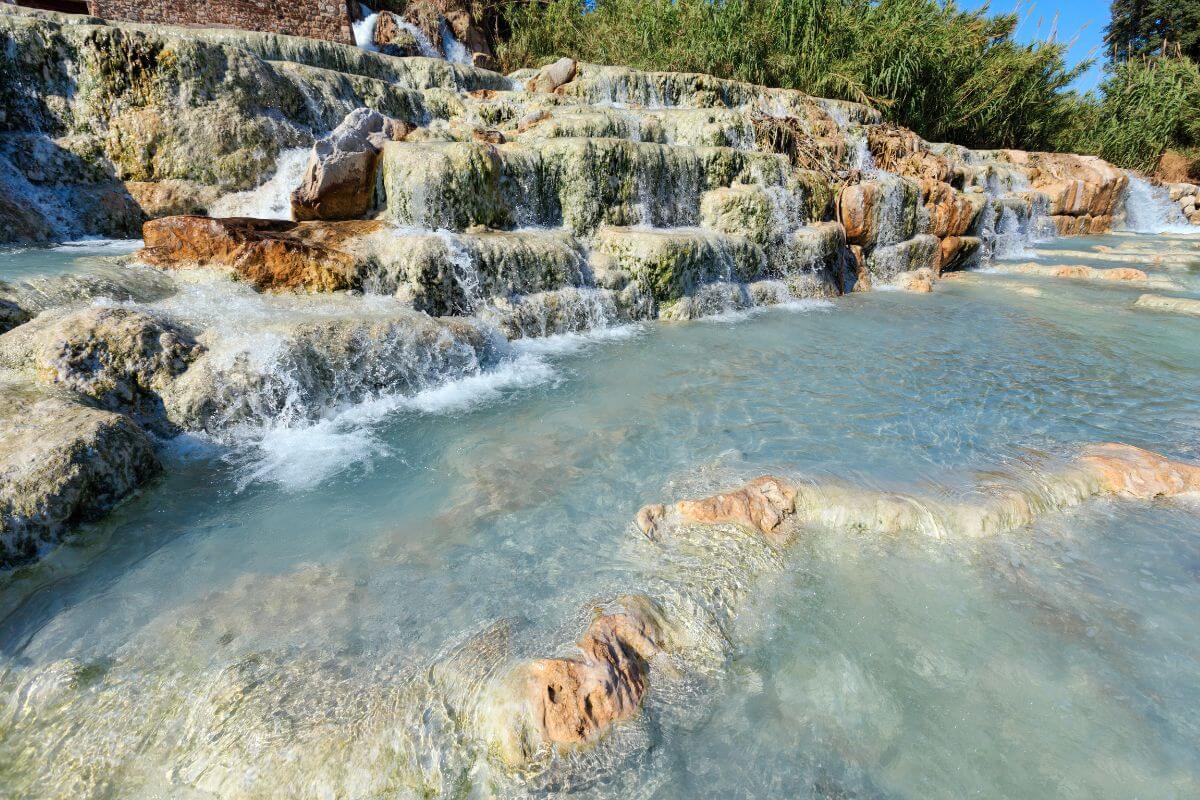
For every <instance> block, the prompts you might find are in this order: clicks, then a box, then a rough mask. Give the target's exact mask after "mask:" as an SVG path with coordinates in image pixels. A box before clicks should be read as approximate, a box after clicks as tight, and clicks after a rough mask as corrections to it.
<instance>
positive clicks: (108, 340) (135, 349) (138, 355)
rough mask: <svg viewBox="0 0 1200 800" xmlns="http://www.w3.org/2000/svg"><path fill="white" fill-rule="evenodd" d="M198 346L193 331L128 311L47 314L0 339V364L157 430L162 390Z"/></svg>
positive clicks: (99, 309)
mask: <svg viewBox="0 0 1200 800" xmlns="http://www.w3.org/2000/svg"><path fill="white" fill-rule="evenodd" d="M201 352H202V348H201V347H200V346H199V345H198V344H196V341H195V339H194V337H193V335H192V332H191V331H188V330H186V329H184V328H182V327H181V326H179V325H176V324H174V323H172V322H169V321H166V320H162V319H157V318H155V317H151V316H149V315H147V314H143V313H141V312H138V311H132V310H129V309H125V308H119V307H116V308H110V307H104V306H99V307H97V306H92V307H88V308H84V309H82V310H79V311H75V312H70V313H65V314H61V313H44V314H41V315H40V316H38V317H37V319H36V320H34V321H33V322H31V323H29V324H26V325H23V326H21V327H20V328H19V329H17V330H15V331H12V332H11V333H9V334H7V335H5V336H2V337H0V362H3V363H4V364H5V366H9V367H12V368H16V369H26V370H29V371H30V372H31V373H33V374H34V375H35V376H36V379H37V380H39V381H42V382H45V383H49V384H55V385H59V386H62V387H65V388H67V389H70V390H71V391H74V392H77V393H78V394H80V395H84V396H86V397H89V398H91V399H93V400H95V401H96V403H98V404H99V405H100V406H101V407H103V408H106V409H109V410H112V411H119V412H121V413H124V414H129V415H130V416H131V417H133V418H134V419H135V420H137V421H138V422H140V423H142V424H143V425H147V426H150V427H152V428H157V429H160V430H161V429H162V425H163V423H164V422H165V420H164V419H163V416H162V402H161V400H160V399H159V392H161V391H163V390H164V389H166V388H167V386H169V385H170V383H171V382H172V381H173V380H174V379H175V378H176V377H177V376H179V375H180V374H181V373H183V372H184V370H186V369H187V367H188V365H189V364H190V363H191V362H192V361H194V360H195V359H196V358H197V357H199V355H200V353H201Z"/></svg>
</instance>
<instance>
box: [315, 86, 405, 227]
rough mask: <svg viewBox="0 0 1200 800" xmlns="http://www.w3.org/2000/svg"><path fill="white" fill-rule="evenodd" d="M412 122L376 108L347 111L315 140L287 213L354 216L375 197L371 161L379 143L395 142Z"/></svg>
mask: <svg viewBox="0 0 1200 800" xmlns="http://www.w3.org/2000/svg"><path fill="white" fill-rule="evenodd" d="M411 131H412V126H411V125H408V124H407V123H404V122H401V121H400V120H395V119H391V118H390V117H386V116H384V115H383V114H380V113H379V112H377V111H371V110H370V109H366V108H360V109H357V110H355V111H352V112H350V114H349V115H348V116H347V117H346V119H344V120H343V121H342V123H341V124H340V125H338V126H337V128H335V129H334V131H333V133H331V134H329V135H328V136H326V137H325V138H324V139H321V140H320V141H318V142H317V144H316V146H314V147H313V152H312V156H311V157H310V158H309V162H308V168H307V170H306V171H305V173H304V182H303V183H301V184H300V188H298V189H296V191H295V192H293V193H292V216H293V217H294V218H295V219H297V220H302V221H303V220H314V219H320V220H338V219H358V218H360V217H364V216H366V215H367V212H368V211H369V210H370V209H371V207H372V205H373V204H374V202H375V182H376V170H375V167H376V163H377V162H378V159H379V151H380V150H382V149H383V143H384V142H396V141H400V140H401V139H403V138H404V137H405V136H407V135H408V134H409V133H410V132H411Z"/></svg>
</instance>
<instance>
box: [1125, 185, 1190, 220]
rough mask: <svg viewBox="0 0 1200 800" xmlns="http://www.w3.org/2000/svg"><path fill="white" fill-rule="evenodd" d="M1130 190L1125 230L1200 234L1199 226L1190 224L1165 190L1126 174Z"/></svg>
mask: <svg viewBox="0 0 1200 800" xmlns="http://www.w3.org/2000/svg"><path fill="white" fill-rule="evenodd" d="M1126 174H1127V175H1128V176H1129V188H1128V189H1127V190H1126V191H1125V227H1126V229H1127V230H1130V231H1134V232H1136V233H1185V234H1194V233H1197V232H1198V229H1197V226H1195V225H1189V224H1188V221H1187V218H1186V217H1184V216H1183V211H1181V210H1180V208H1179V206H1177V205H1176V204H1175V203H1173V202H1171V195H1170V193H1169V192H1168V191H1167V189H1166V187H1163V186H1154V185H1153V184H1151V183H1150V182H1149V181H1147V180H1145V179H1144V178H1140V177H1138V176H1137V175H1134V174H1133V173H1132V172H1128V173H1126Z"/></svg>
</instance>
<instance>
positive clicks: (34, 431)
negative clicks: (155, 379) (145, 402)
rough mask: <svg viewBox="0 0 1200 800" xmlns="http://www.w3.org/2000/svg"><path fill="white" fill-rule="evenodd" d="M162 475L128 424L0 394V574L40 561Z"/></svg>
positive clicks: (86, 410) (59, 400)
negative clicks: (65, 537) (51, 547)
mask: <svg viewBox="0 0 1200 800" xmlns="http://www.w3.org/2000/svg"><path fill="white" fill-rule="evenodd" d="M159 469H160V465H159V461H158V458H157V456H156V455H155V452H154V446H153V445H152V443H151V441H150V439H149V437H148V436H147V435H146V434H145V433H144V432H143V431H142V430H141V429H140V428H139V427H138V426H137V425H136V424H134V423H133V421H132V420H130V419H129V418H128V417H126V416H123V415H121V414H115V413H112V412H110V411H101V410H99V409H95V408H90V407H88V406H85V405H82V404H81V403H77V402H74V401H72V400H70V399H69V398H67V397H65V396H60V395H58V394H54V393H47V392H42V391H39V390H36V389H33V388H31V387H28V386H13V385H5V386H3V387H0V567H7V566H11V565H13V564H16V563H20V562H22V561H27V560H31V559H33V558H35V557H36V555H37V551H38V549H39V548H40V547H41V546H43V545H45V544H49V543H52V542H55V541H57V540H58V539H59V537H60V536H61V535H62V534H63V533H64V532H65V531H66V530H67V529H69V528H70V527H71V526H73V525H76V524H78V523H80V522H84V521H87V520H90V519H94V518H95V517H96V516H97V515H99V514H101V513H102V512H104V511H107V510H109V509H110V508H112V507H113V506H114V505H116V504H117V503H118V502H119V501H120V500H122V499H123V498H125V497H127V496H128V495H129V494H131V493H132V492H133V491H134V490H136V489H137V488H138V487H139V486H141V485H142V484H143V483H145V482H146V481H147V480H149V479H150V478H152V477H153V476H154V475H155V474H157V473H158V471H159Z"/></svg>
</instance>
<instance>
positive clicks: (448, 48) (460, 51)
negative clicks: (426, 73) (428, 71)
mask: <svg viewBox="0 0 1200 800" xmlns="http://www.w3.org/2000/svg"><path fill="white" fill-rule="evenodd" d="M438 33H439V34H440V35H441V37H442V52H443V53H445V54H446V60H447V61H449V62H451V63H452V64H466V65H467V66H470V64H471V51H470V50H468V49H467V47H466V45H464V44H463V43H462V42H460V41H459V40H458V38H457V37H455V35H454V30H453V29H451V27H450V23H449V22H447V21H446V19H445V18H444V17H443V18H442V20H441V21H440V22H439V23H438Z"/></svg>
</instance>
